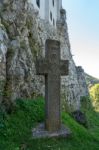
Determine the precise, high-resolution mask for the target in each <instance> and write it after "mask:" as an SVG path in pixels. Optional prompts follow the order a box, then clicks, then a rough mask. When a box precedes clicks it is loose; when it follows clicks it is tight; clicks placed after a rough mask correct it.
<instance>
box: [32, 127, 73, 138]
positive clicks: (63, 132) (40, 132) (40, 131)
mask: <svg viewBox="0 0 99 150" xmlns="http://www.w3.org/2000/svg"><path fill="white" fill-rule="evenodd" d="M32 133H33V138H35V139H37V138H60V137H62V138H67V137H69V136H70V135H71V131H70V130H69V129H68V128H67V127H65V126H64V125H62V126H61V128H60V130H58V131H54V132H49V131H47V130H45V125H44V124H40V125H39V126H38V127H37V128H35V129H33V131H32Z"/></svg>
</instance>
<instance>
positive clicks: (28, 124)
mask: <svg viewBox="0 0 99 150" xmlns="http://www.w3.org/2000/svg"><path fill="white" fill-rule="evenodd" d="M43 110H44V102H43V100H41V99H39V100H38V101H37V100H35V101H32V100H31V101H28V100H26V101H24V102H22V101H19V102H18V104H17V109H16V111H15V112H14V113H13V114H11V115H10V116H6V119H5V121H4V123H2V126H1V127H0V150H99V114H98V113H96V112H92V111H88V112H87V116H88V122H89V129H85V128H84V127H83V126H81V125H79V124H78V123H76V122H75V121H74V120H73V119H72V118H71V117H70V116H69V115H68V114H66V113H64V112H63V113H62V120H63V122H64V124H66V125H67V126H68V127H69V128H70V129H71V131H72V136H71V137H70V138H68V139H61V138H60V139H54V138H53V139H39V140H33V139H32V133H31V130H32V128H33V127H35V126H36V125H37V124H38V123H39V122H42V121H44V111H43Z"/></svg>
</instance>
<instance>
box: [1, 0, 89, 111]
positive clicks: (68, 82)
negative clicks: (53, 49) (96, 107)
mask: <svg viewBox="0 0 99 150" xmlns="http://www.w3.org/2000/svg"><path fill="white" fill-rule="evenodd" d="M0 18H1V23H0V38H2V32H4V34H5V35H7V36H8V39H7V42H8V44H7V45H6V43H5V41H6V40H3V41H2V42H0V48H1V49H5V50H4V53H2V56H3V57H2V58H5V60H6V65H5V64H1V65H2V67H3V66H4V68H3V69H2V70H1V71H0V72H3V73H2V74H3V76H1V77H3V78H4V80H6V82H5V89H6V90H5V92H6V93H5V96H6V97H7V99H11V100H12V101H14V100H15V99H16V98H20V97H22V98H23V97H30V98H31V97H33V96H36V95H37V94H43V95H44V79H43V77H37V76H36V70H35V60H36V57H37V56H38V57H39V58H42V57H44V56H45V41H46V39H53V40H58V41H60V43H61V46H60V49H61V59H64V60H69V76H67V77H62V78H61V80H62V82H61V83H62V84H61V96H62V99H63V103H64V104H65V105H64V107H65V108H66V110H67V109H68V110H69V111H70V110H73V111H75V110H78V109H79V108H80V96H82V90H80V88H79V83H80V82H78V75H77V69H76V66H75V63H74V61H73V58H72V55H71V52H70V43H69V37H68V28H67V24H66V22H65V18H66V14H65V11H64V10H62V11H61V20H59V21H58V22H57V28H56V29H54V28H53V27H52V26H51V25H49V24H48V23H47V22H45V21H44V20H41V19H40V18H39V16H38V12H37V11H36V10H35V9H34V8H33V5H31V4H29V3H28V1H27V0H17V1H16V0H5V1H2V0H1V1H0ZM1 24H3V28H2V27H1V26H2V25H1ZM1 28H2V30H1ZM5 29H6V30H5ZM4 37H5V36H4ZM4 37H3V38H4ZM4 39H5V38H4ZM0 52H2V50H0ZM5 68H6V69H5ZM5 70H6V71H5ZM0 74H1V73H0ZM6 74H7V76H6ZM79 80H80V78H79ZM1 88H2V87H1ZM2 89H3V88H2ZM8 89H9V90H8ZM7 90H8V91H7ZM85 95H86V93H85ZM67 107H68V108H67Z"/></svg>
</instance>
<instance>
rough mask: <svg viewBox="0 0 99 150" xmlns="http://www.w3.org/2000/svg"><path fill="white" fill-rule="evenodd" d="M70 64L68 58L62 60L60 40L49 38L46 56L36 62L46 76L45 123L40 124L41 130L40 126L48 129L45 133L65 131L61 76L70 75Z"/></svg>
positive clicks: (38, 71)
mask: <svg viewBox="0 0 99 150" xmlns="http://www.w3.org/2000/svg"><path fill="white" fill-rule="evenodd" d="M68 66H69V62H68V60H60V42H59V41H55V40H47V41H46V49H45V58H44V59H41V60H38V61H37V64H36V69H37V74H38V75H44V76H45V110H46V114H45V125H42V126H39V131H40V130H41V129H40V128H45V130H46V131H43V133H44V132H50V133H55V134H56V133H58V132H62V131H63V130H62V128H64V127H62V125H61V111H60V80H61V79H60V76H61V75H68ZM61 130H62V131H61ZM35 131H36V130H35ZM35 131H34V133H35ZM64 132H65V128H64ZM66 132H67V129H66ZM68 132H69V131H68Z"/></svg>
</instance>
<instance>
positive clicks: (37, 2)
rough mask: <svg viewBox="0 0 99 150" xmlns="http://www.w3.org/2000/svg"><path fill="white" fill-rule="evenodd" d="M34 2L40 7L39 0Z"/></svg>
mask: <svg viewBox="0 0 99 150" xmlns="http://www.w3.org/2000/svg"><path fill="white" fill-rule="evenodd" d="M36 4H37V6H38V7H39V8H40V0H36Z"/></svg>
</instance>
